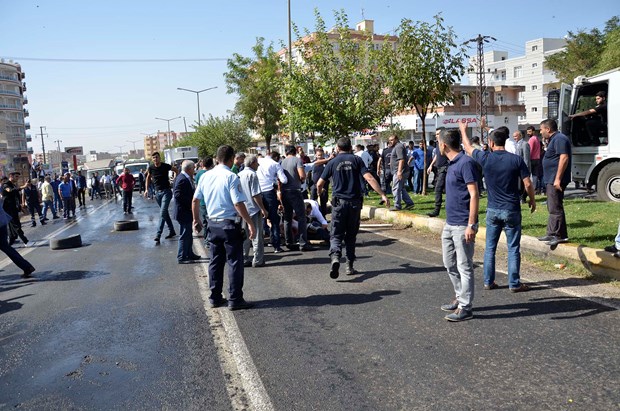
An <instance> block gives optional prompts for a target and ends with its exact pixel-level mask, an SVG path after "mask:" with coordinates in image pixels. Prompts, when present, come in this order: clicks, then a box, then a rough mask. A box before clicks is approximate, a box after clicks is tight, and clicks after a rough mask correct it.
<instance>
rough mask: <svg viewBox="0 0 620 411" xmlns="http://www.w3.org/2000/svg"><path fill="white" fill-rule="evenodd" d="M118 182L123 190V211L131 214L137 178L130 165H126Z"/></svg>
mask: <svg viewBox="0 0 620 411" xmlns="http://www.w3.org/2000/svg"><path fill="white" fill-rule="evenodd" d="M116 184H117V185H118V186H119V187H120V188H121V190H122V192H123V212H124V213H125V214H131V200H132V197H133V188H134V187H135V185H136V179H135V177H134V176H133V174H131V172H130V171H129V167H125V170H123V174H121V175H120V176H118V178H117V179H116Z"/></svg>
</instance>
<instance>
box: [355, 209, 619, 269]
mask: <svg viewBox="0 0 620 411" xmlns="http://www.w3.org/2000/svg"><path fill="white" fill-rule="evenodd" d="M362 217H365V218H375V219H380V220H386V221H394V222H398V223H404V224H411V225H413V226H415V227H420V228H426V229H428V230H430V231H432V232H434V233H437V234H440V233H441V231H442V230H443V226H444V224H445V221H444V220H442V219H441V218H431V217H426V216H421V215H417V214H408V213H403V212H399V211H390V210H388V209H385V208H378V207H370V206H364V207H363V208H362ZM485 239H486V228H485V227H480V229H479V230H478V235H477V236H476V240H478V241H484V240H485ZM499 242H500V244H506V236H505V234H504V233H502V235H501V237H500V239H499ZM483 244H484V243H483ZM521 249H522V250H527V251H531V252H533V253H535V254H537V255H541V256H544V257H556V258H567V259H571V260H574V261H575V262H580V263H581V264H582V265H583V267H584V268H585V269H586V270H588V271H589V272H591V273H592V274H596V275H603V276H607V277H612V278H615V279H617V280H620V259H618V258H615V257H614V256H612V255H611V254H610V253H607V252H605V251H604V250H600V249H597V248H591V247H586V246H583V245H577V244H570V243H568V244H559V245H558V247H557V248H556V249H555V250H551V249H550V248H549V246H547V245H544V244H543V243H541V242H540V241H538V239H537V238H535V237H531V236H527V235H522V236H521Z"/></svg>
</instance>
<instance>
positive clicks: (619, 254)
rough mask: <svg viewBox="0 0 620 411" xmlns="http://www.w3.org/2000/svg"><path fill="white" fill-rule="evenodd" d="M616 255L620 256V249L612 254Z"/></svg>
mask: <svg viewBox="0 0 620 411" xmlns="http://www.w3.org/2000/svg"><path fill="white" fill-rule="evenodd" d="M612 255H613V256H614V257H616V258H620V251H616V252H615V253H613V254H612Z"/></svg>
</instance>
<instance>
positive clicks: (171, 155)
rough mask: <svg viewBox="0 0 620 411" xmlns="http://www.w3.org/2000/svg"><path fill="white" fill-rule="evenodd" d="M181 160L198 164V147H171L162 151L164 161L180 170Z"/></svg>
mask: <svg viewBox="0 0 620 411" xmlns="http://www.w3.org/2000/svg"><path fill="white" fill-rule="evenodd" d="M183 160H192V161H193V162H194V163H197V162H198V147H190V146H188V147H172V148H167V149H165V150H164V161H165V162H166V163H168V164H170V165H172V166H176V167H177V168H178V169H180V168H181V163H182V162H183Z"/></svg>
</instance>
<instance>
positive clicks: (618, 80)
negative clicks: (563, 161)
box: [548, 67, 620, 202]
mask: <svg viewBox="0 0 620 411" xmlns="http://www.w3.org/2000/svg"><path fill="white" fill-rule="evenodd" d="M599 91H604V92H605V93H606V94H607V113H608V116H607V123H606V124H605V122H604V121H603V119H602V117H599V116H591V117H574V118H573V119H569V117H568V116H569V115H571V114H575V113H579V112H582V111H586V110H588V109H592V108H594V107H595V106H596V102H595V96H596V93H598V92H599ZM548 104H549V118H553V119H555V120H557V122H558V127H559V129H560V131H561V132H562V133H563V134H565V135H566V136H568V138H569V139H570V140H571V143H572V149H573V156H572V170H571V172H572V177H573V181H575V182H578V183H582V184H584V185H586V186H587V187H588V188H589V189H591V188H592V187H594V186H596V193H597V197H598V198H599V199H600V200H604V201H618V202H620V117H616V115H618V113H620V67H618V68H616V69H613V70H610V71H607V72H605V73H601V74H597V75H595V76H591V77H585V76H579V77H577V78H576V79H575V82H574V84H572V85H567V84H562V85H561V87H560V89H558V90H552V91H550V92H549V95H548ZM614 113H615V115H614Z"/></svg>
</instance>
